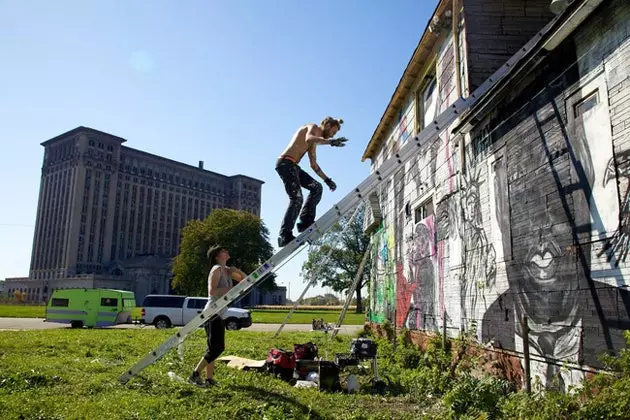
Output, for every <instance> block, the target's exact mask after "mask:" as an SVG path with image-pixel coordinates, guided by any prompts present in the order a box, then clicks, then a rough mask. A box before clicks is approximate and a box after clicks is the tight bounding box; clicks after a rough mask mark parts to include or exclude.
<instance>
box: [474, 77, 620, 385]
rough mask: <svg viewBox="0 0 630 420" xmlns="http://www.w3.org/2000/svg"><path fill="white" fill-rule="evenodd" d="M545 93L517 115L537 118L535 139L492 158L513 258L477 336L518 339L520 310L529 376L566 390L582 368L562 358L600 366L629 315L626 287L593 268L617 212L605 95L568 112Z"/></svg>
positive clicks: (517, 343) (516, 344) (504, 342)
mask: <svg viewBox="0 0 630 420" xmlns="http://www.w3.org/2000/svg"><path fill="white" fill-rule="evenodd" d="M558 88H559V89H560V88H561V86H558ZM545 95H546V97H547V98H555V97H557V96H558V92H554V91H550V92H546V94H545ZM543 99H544V98H542V99H541V100H540V101H541V102H542V103H540V102H539V103H538V104H537V110H536V112H535V113H533V114H532V111H531V110H525V111H524V112H525V113H526V115H521V116H519V117H518V118H519V119H520V120H525V121H532V120H533V121H534V123H535V128H534V129H535V130H536V131H535V132H536V134H537V136H536V137H534V138H535V139H536V142H518V137H515V138H514V139H515V141H514V143H513V144H510V143H508V147H509V151H510V153H509V156H508V158H507V164H501V165H497V166H496V167H495V174H494V176H495V182H494V188H495V197H496V200H495V201H496V208H495V212H496V215H497V220H498V221H499V225H500V230H501V232H509V233H510V234H511V238H510V236H509V235H502V238H503V239H502V247H503V250H504V255H510V253H511V255H512V260H511V261H506V272H507V281H508V290H507V291H506V292H505V293H502V294H500V295H499V296H498V298H497V300H496V301H495V302H494V303H493V304H492V305H491V307H490V308H489V309H488V311H487V312H486V313H485V315H484V320H483V340H484V341H490V340H493V341H494V343H495V345H498V346H500V347H502V348H507V349H517V350H518V349H521V348H522V340H523V332H522V327H521V324H520V321H521V319H522V317H523V316H526V317H527V320H528V328H529V330H530V332H529V344H530V351H531V353H532V355H533V356H534V359H533V361H532V373H533V375H534V377H538V378H539V379H541V380H542V383H543V384H544V385H545V386H546V387H547V388H556V389H560V390H566V389H567V386H568V385H570V384H575V383H577V382H578V381H579V380H580V379H582V378H583V376H584V373H583V372H582V371H580V370H576V369H561V367H560V366H561V365H562V363H563V362H569V363H574V364H576V365H581V364H587V365H589V366H593V367H601V366H602V363H601V361H600V360H599V355H600V354H601V353H602V352H604V351H606V350H607V349H608V350H612V349H613V348H617V349H618V348H621V347H623V345H624V340H623V337H622V334H621V330H619V329H618V328H619V326H620V325H623V321H622V319H623V318H627V316H628V309H629V307H630V295H629V293H628V291H627V290H625V289H621V288H617V287H611V285H610V281H608V280H606V279H601V280H600V279H595V278H594V275H593V272H592V263H593V261H594V259H595V258H596V257H597V255H596V254H595V253H594V252H593V243H594V242H595V241H594V240H593V239H594V238H597V237H601V235H603V236H604V237H605V236H606V234H607V232H612V231H613V230H614V227H612V226H611V223H612V220H613V215H614V213H615V212H616V210H615V208H614V207H615V206H614V203H611V200H610V197H611V196H614V194H616V190H615V185H614V183H610V184H613V185H610V184H609V177H610V176H611V175H610V173H609V172H607V171H609V169H608V168H609V167H610V165H609V162H608V161H609V159H610V156H612V138H611V137H610V128H608V129H606V126H607V124H608V111H607V110H605V106H606V104H605V103H602V104H601V105H600V106H596V107H594V108H593V109H591V110H590V111H587V113H585V114H584V115H582V116H581V117H580V118H576V119H575V120H572V119H571V114H569V115H568V117H565V115H564V114H563V113H562V111H560V108H559V107H558V106H557V104H556V103H555V102H554V101H553V100H551V99H549V100H547V101H546V103H545V101H543ZM597 108H599V109H597ZM598 113H599V115H600V118H595V116H596V115H598ZM596 149H597V151H596V152H594V150H596ZM620 161H621V162H623V159H621V160H620ZM620 167H621V166H620ZM607 174H608V175H607ZM508 185H509V189H508ZM611 207H612V208H613V211H612V212H611V210H610V209H611ZM621 214H622V216H621V220H623V214H624V213H623V211H622V212H621ZM623 230H624V229H623V224H620V227H619V229H618V230H617V233H619V234H615V236H613V237H612V239H609V240H607V241H606V243H607V244H610V246H609V247H608V248H606V247H605V248H604V249H607V250H608V251H611V250H613V252H614V250H617V251H620V250H619V244H622V243H623V242H621V241H622V238H623V236H624V235H623ZM615 246H616V248H615ZM600 276H601V274H600ZM624 314H625V315H624Z"/></svg>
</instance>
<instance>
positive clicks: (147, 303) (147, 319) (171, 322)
mask: <svg viewBox="0 0 630 420" xmlns="http://www.w3.org/2000/svg"><path fill="white" fill-rule="evenodd" d="M207 302H208V298H207V297H196V296H193V297H186V296H175V295H147V296H146V297H145V298H144V301H143V302H142V311H141V317H140V323H143V324H153V325H155V328H170V327H175V326H182V325H186V324H188V323H189V322H190V321H191V320H192V319H193V318H194V317H196V316H197V315H198V314H200V313H201V311H203V308H204V307H205V306H206V303H207ZM222 318H223V320H224V321H225V326H226V328H227V329H228V330H240V329H241V328H247V327H249V326H251V325H252V313H251V312H250V311H248V310H247V309H240V308H228V309H227V311H225V313H224V314H223V317H222Z"/></svg>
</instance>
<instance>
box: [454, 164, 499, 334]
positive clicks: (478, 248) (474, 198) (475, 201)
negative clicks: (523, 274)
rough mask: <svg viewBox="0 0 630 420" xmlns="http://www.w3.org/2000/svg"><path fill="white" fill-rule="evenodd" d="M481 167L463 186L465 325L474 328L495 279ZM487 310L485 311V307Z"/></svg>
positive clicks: (462, 297)
mask: <svg viewBox="0 0 630 420" xmlns="http://www.w3.org/2000/svg"><path fill="white" fill-rule="evenodd" d="M482 168H483V166H482V165H479V166H476V167H472V168H470V170H468V172H467V174H466V177H464V179H463V181H464V184H463V186H462V207H463V226H462V227H463V236H464V256H465V257H464V273H463V275H462V276H461V278H460V281H461V283H460V304H461V317H462V323H463V324H464V325H465V326H467V327H468V326H470V325H475V324H476V320H477V319H478V308H477V305H478V302H479V299H480V298H481V297H483V295H484V291H485V290H486V289H488V288H494V286H495V280H496V253H495V250H494V245H493V244H491V243H490V242H489V240H488V235H487V234H486V231H485V229H484V226H483V216H482V214H483V212H482V207H481V187H482V177H481V174H482ZM484 309H486V308H484Z"/></svg>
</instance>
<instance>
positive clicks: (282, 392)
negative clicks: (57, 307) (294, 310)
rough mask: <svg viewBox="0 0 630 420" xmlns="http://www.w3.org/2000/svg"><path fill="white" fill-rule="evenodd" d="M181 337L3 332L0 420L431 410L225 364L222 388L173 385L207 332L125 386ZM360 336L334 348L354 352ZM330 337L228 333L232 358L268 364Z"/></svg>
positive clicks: (347, 415) (346, 415) (339, 415)
mask: <svg viewBox="0 0 630 420" xmlns="http://www.w3.org/2000/svg"><path fill="white" fill-rule="evenodd" d="M172 333H173V331H162V330H154V329H143V330H82V329H79V330H45V331H20V332H0V418H3V419H4V418H42V419H43V418H46V419H56V418H64V419H66V418H67V419H73V418H95V419H101V418H116V419H118V418H120V419H132V418H151V419H158V418H164V419H171V418H213V419H214V418H216V419H228V418H229V419H262V418H266V419H291V418H300V419H301V418H311V419H319V418H322V419H323V418H326V419H328V418H330V419H332V418H335V419H367V418H383V419H389V418H419V416H420V414H421V410H422V407H421V406H420V405H419V403H417V402H413V401H412V400H409V399H408V398H407V397H383V396H376V395H370V394H368V393H361V394H358V395H348V394H344V393H328V392H323V391H322V392H320V391H318V390H315V389H298V388H295V387H292V386H290V385H289V384H288V383H285V382H283V381H282V380H280V379H276V378H274V377H272V376H271V375H267V374H264V373H255V372H243V371H239V370H236V369H232V368H228V367H227V366H225V365H223V364H219V365H218V366H217V369H216V373H215V378H216V379H217V380H218V381H220V383H221V386H220V387H218V388H211V389H200V388H197V387H194V386H192V385H189V384H187V383H182V382H179V381H176V380H172V379H170V378H169V376H168V372H169V371H172V372H174V373H175V374H176V375H179V376H180V377H186V376H187V375H188V374H189V373H190V370H191V368H192V367H193V366H194V365H195V363H196V362H197V361H198V359H199V357H200V356H201V355H202V354H203V352H204V349H205V337H204V335H203V332H201V331H200V332H198V333H195V334H194V335H193V337H191V338H189V339H188V340H187V341H186V342H185V344H184V349H185V350H184V361H183V362H182V361H180V359H179V358H178V356H177V351H176V350H172V351H171V352H169V353H168V354H167V355H166V356H165V357H164V358H162V359H161V360H160V361H159V362H157V363H156V364H154V365H152V366H149V367H148V368H146V369H145V370H144V371H142V372H141V374H140V375H139V376H137V377H135V378H133V379H132V380H131V381H130V382H128V383H127V384H125V385H121V384H120V383H119V382H118V376H119V375H120V374H121V373H122V372H123V371H124V370H125V369H126V368H128V367H130V366H131V365H133V364H134V363H135V362H137V361H138V360H139V359H140V358H141V357H143V356H144V355H145V354H146V353H147V352H149V351H150V350H152V349H154V348H155V347H156V346H158V345H159V344H160V343H161V342H162V341H163V340H165V339H166V338H167V337H169V335H170V334H172ZM350 339H351V337H349V336H344V337H339V338H338V339H337V340H335V341H333V342H332V343H331V344H330V354H331V355H332V354H333V353H334V352H347V351H348V349H349V342H350ZM322 340H323V335H320V334H313V333H284V334H282V335H281V336H280V337H279V338H278V339H273V338H272V334H271V333H256V332H246V331H236V332H232V331H228V332H227V337H226V345H227V348H226V351H225V352H224V355H231V354H233V355H239V356H243V357H250V358H255V359H264V358H265V356H266V353H267V351H268V350H269V348H271V347H274V346H275V347H283V348H290V347H291V346H292V344H293V343H303V342H307V341H313V342H315V343H317V344H318V345H319V346H320V354H322V355H323V354H324V343H323V341H322Z"/></svg>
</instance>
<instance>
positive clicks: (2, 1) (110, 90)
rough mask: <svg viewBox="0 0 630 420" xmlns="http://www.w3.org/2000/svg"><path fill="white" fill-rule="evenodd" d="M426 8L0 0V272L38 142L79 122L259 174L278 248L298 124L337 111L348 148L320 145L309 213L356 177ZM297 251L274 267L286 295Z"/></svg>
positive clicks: (23, 213)
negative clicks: (318, 186) (287, 162)
mask: <svg viewBox="0 0 630 420" xmlns="http://www.w3.org/2000/svg"><path fill="white" fill-rule="evenodd" d="M436 3H437V1H436V0H415V1H414V0H397V1H395V2H384V1H383V2H376V1H374V2H372V1H366V0H344V1H332V0H320V1H317V2H307V1H295V0H292V1H290V0H267V1H262V0H256V1H255V0H242V1H234V0H232V1H228V0H224V1H210V0H205V1H202V0H199V1H175V0H172V1H163V0H151V1H149V0H144V1H127V0H109V1H105V0H103V1H97V0H91V1H84V0H80V1H79V0H75V1H69V0H55V1H48V0H39V1H35V0H33V1H23V0H0V63H1V64H0V142H1V146H2V149H1V152H0V179H2V181H1V182H0V197H2V205H1V206H0V255H1V257H0V279H2V278H5V277H19V276H27V275H28V270H29V264H30V256H31V247H32V241H33V230H34V224H35V216H36V207H37V197H38V191H39V180H40V169H41V164H42V158H43V151H44V150H43V147H41V146H40V143H41V142H42V141H44V140H47V139H49V138H52V137H54V136H56V135H58V134H61V133H63V132H65V131H68V130H71V129H73V128H75V127H77V126H80V125H84V126H87V127H91V128H95V129H97V130H102V131H105V132H108V133H111V134H114V135H117V136H120V137H124V138H126V139H127V143H126V145H127V146H129V147H133V148H137V149H140V150H144V151H147V152H150V153H155V154H158V155H162V156H166V157H169V158H171V159H175V160H178V161H181V162H185V163H189V164H192V165H197V163H198V161H199V160H203V161H205V167H206V168H207V169H210V170H213V171H217V172H220V173H224V174H227V175H235V174H245V175H248V176H252V177H255V178H259V179H262V180H264V181H265V184H264V185H263V190H262V191H263V192H262V215H261V216H262V218H263V220H264V222H265V224H266V225H267V227H268V228H269V229H270V230H271V233H272V235H271V240H272V244H273V245H274V246H276V245H277V243H276V237H277V233H278V230H279V226H280V220H281V218H282V215H283V214H284V211H285V208H286V205H287V203H288V200H287V197H286V194H285V192H284V188H283V185H282V183H281V181H280V179H279V177H278V175H277V174H276V172H275V170H274V163H275V160H276V158H277V156H278V155H279V154H280V152H281V151H282V150H283V149H284V147H285V146H286V145H287V143H288V141H289V140H290V138H291V136H292V134H293V132H294V131H295V130H296V129H297V128H298V127H299V126H300V125H302V124H304V123H307V122H317V123H318V122H319V121H321V119H322V118H323V117H324V116H326V115H332V116H335V117H341V118H343V119H344V121H345V123H344V125H343V129H342V131H340V133H339V135H340V136H341V135H343V136H344V137H347V138H349V139H350V141H349V144H348V146H346V147H345V148H331V147H324V146H321V147H319V148H318V161H319V163H320V166H321V167H322V169H323V170H324V172H325V173H326V174H328V175H329V176H330V177H331V178H332V179H333V180H334V181H335V182H336V183H337V187H338V188H337V190H336V191H335V192H330V191H329V190H328V188H327V187H325V186H324V195H323V198H322V201H321V203H320V205H319V207H318V216H319V215H321V214H323V213H324V212H325V211H326V210H327V209H328V208H330V207H331V205H333V204H334V203H336V202H337V201H339V200H341V199H342V198H343V197H344V196H345V195H346V194H347V193H348V192H350V191H351V190H352V188H353V187H354V186H355V185H357V184H358V183H359V182H361V181H362V180H363V179H364V178H365V177H366V176H367V175H368V174H369V161H366V162H363V163H362V162H361V155H362V153H363V151H364V149H365V146H366V145H367V142H368V141H369V139H370V137H371V135H372V133H373V132H374V129H375V128H376V125H377V124H378V122H379V119H380V118H381V115H382V114H383V112H384V110H385V107H386V106H387V104H388V102H389V100H390V98H391V95H392V94H393V92H394V89H395V87H396V85H397V83H398V80H399V79H400V76H401V75H402V72H403V70H404V68H405V66H406V65H407V63H408V61H409V59H410V57H411V54H412V53H413V50H414V48H415V47H416V45H417V43H418V41H419V39H420V37H421V35H422V33H423V31H424V29H425V27H426V24H427V21H428V19H429V17H430V15H431V13H432V12H433V9H434V8H435V5H436ZM303 167H304V169H305V170H307V171H309V172H311V173H312V171H311V170H310V168H308V160H306V162H304V165H303ZM313 175H314V174H313ZM314 177H316V178H317V176H316V175H314ZM304 257H305V252H303V253H302V254H300V255H299V256H298V257H296V258H294V259H293V260H292V261H291V262H290V263H289V264H287V265H286V266H285V267H283V268H282V269H281V270H280V271H279V272H278V275H279V277H278V283H279V284H284V285H287V284H288V283H289V282H290V284H291V289H290V290H291V297H292V298H296V297H297V296H299V294H300V292H301V291H302V289H303V288H304V283H303V280H302V279H301V278H300V276H299V273H300V268H301V265H302V262H303V261H304ZM326 291H327V290H324V289H322V288H315V289H311V291H310V292H309V293H308V294H307V296H312V295H315V294H319V293H323V292H326Z"/></svg>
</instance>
